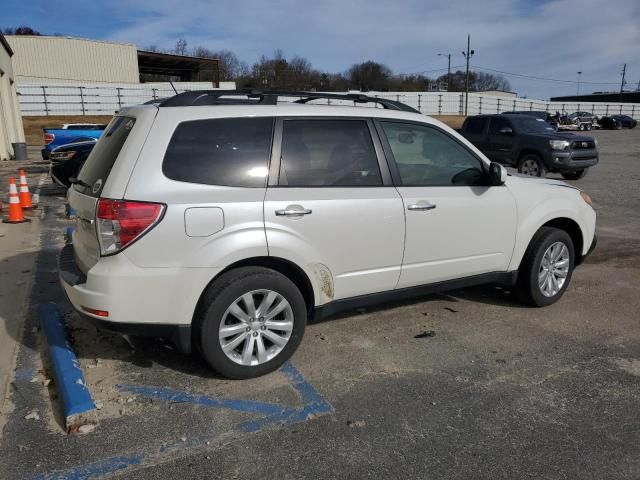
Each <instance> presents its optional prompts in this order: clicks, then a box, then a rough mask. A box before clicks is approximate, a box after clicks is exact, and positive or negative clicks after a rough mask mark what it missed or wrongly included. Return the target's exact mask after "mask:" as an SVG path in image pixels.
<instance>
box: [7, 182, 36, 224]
mask: <svg viewBox="0 0 640 480" xmlns="http://www.w3.org/2000/svg"><path fill="white" fill-rule="evenodd" d="M30 221H31V220H29V219H28V218H27V219H25V218H24V215H23V214H22V207H21V206H20V200H19V199H18V189H17V188H16V180H15V178H13V177H9V218H5V219H4V220H2V222H3V223H24V222H30Z"/></svg>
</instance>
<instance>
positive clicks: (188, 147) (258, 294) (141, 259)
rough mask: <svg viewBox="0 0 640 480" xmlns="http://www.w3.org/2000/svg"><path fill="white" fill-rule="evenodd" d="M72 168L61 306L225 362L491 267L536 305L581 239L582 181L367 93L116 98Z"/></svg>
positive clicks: (239, 372)
mask: <svg viewBox="0 0 640 480" xmlns="http://www.w3.org/2000/svg"><path fill="white" fill-rule="evenodd" d="M285 99H288V100H289V101H284V100H285ZM292 100H293V101H292ZM316 100H317V101H323V102H324V104H323V105H318V104H312V103H311V102H312V101H316ZM328 100H330V101H331V102H332V105H327V101H328ZM336 103H343V104H344V103H347V104H348V105H346V106H345V105H343V106H340V105H336ZM356 103H357V104H364V103H369V104H370V105H369V107H367V106H366V105H363V106H359V107H356V106H353V105H355V104H356ZM371 106H377V107H378V108H370V107H371ZM379 107H382V108H379ZM73 182H74V185H73V186H72V188H71V189H70V190H69V204H70V206H71V207H72V208H74V209H75V210H76V212H77V221H76V224H75V229H74V232H73V243H72V244H71V245H68V246H67V247H65V249H64V250H63V251H62V252H61V254H60V276H61V280H62V285H63V286H64V289H65V291H66V293H67V295H68V297H69V299H70V300H71V302H72V303H73V305H74V307H75V308H76V309H77V310H78V311H79V312H81V313H82V314H83V315H84V316H85V317H87V318H89V319H91V320H93V321H94V322H95V323H97V324H98V325H99V326H101V327H105V328H111V329H114V330H118V331H122V332H127V333H132V334H143V335H154V336H161V337H168V338H170V339H172V340H173V341H174V342H175V343H176V344H177V345H178V346H179V347H180V349H181V350H182V351H185V352H189V351H191V348H192V346H193V347H195V349H196V350H198V351H200V352H201V353H202V355H203V356H204V358H205V359H206V361H207V362H208V363H209V364H210V365H211V367H213V368H214V369H215V370H217V371H218V372H219V373H221V374H223V375H225V376H228V377H232V378H248V377H254V376H258V375H262V374H265V373H267V372H270V371H272V370H274V369H276V368H277V367H278V366H280V365H281V364H282V363H283V362H284V361H285V360H287V359H288V358H289V357H291V355H292V354H293V353H294V352H295V350H296V348H297V347H298V345H299V344H300V341H301V340H302V335H303V332H304V329H305V324H306V322H307V318H309V317H310V316H315V317H318V316H326V315H330V314H333V313H334V312H336V311H337V310H340V309H344V308H354V307H356V306H361V305H364V304H369V303H373V302H380V301H383V302H384V301H386V300H389V299H395V298H398V297H408V296H417V295H420V294H424V293H429V292H433V291H436V290H445V289H451V288H461V287H464V286H468V285H473V284H479V283H487V282H489V283H503V284H507V285H510V286H513V287H514V290H515V291H516V292H517V293H518V295H519V297H520V298H521V299H522V300H523V301H525V302H527V303H529V304H532V305H536V306H544V305H549V304H551V303H553V302H555V301H557V300H558V299H559V298H560V297H561V296H562V294H563V293H564V291H565V290H566V289H567V286H568V284H569V281H570V279H571V274H572V272H573V269H574V267H575V265H577V264H578V263H580V261H581V260H582V259H583V258H584V257H585V256H586V255H587V254H588V253H589V252H590V251H591V250H592V249H593V247H594V246H595V236H594V231H595V219H596V214H595V212H594V210H593V208H592V207H591V199H590V198H589V196H588V195H587V194H586V193H584V192H581V191H580V190H578V189H576V188H573V187H571V186H568V185H566V184H565V183H562V182H559V181H554V180H546V179H533V178H530V177H527V178H523V177H519V176H516V175H507V172H506V170H505V169H504V168H503V167H501V166H500V165H498V164H495V163H491V162H489V161H488V160H487V159H486V157H485V156H484V155H483V154H482V153H480V151H478V150H477V149H476V148H475V147H474V146H473V145H472V144H471V143H469V142H468V141H467V140H465V139H464V138H463V137H461V136H460V135H458V134H457V133H456V132H454V131H453V130H451V129H450V128H448V127H446V126H445V125H443V124H442V123H440V122H438V121H436V120H433V119H431V118H429V117H425V116H423V115H420V114H419V113H418V112H416V111H415V110H413V109H412V108H411V107H408V106H406V105H403V104H401V103H398V102H393V101H388V100H382V99H378V98H369V97H366V96H362V95H337V94H318V93H301V92H289V93H287V92H278V93H274V92H263V93H260V92H243V91H202V92H187V93H183V94H179V95H176V96H174V97H172V98H169V99H166V100H163V101H158V102H156V103H153V104H147V105H141V106H137V107H133V108H127V109H123V110H122V111H120V112H119V113H118V115H117V116H116V117H114V119H113V120H112V122H111V123H110V124H109V125H108V127H107V129H106V131H105V134H104V135H103V136H102V138H101V139H100V140H99V141H98V143H97V145H96V147H95V148H94V150H93V152H92V153H91V155H90V157H89V158H88V160H87V162H86V163H85V165H84V167H83V168H82V170H81V172H80V174H79V178H78V179H73Z"/></svg>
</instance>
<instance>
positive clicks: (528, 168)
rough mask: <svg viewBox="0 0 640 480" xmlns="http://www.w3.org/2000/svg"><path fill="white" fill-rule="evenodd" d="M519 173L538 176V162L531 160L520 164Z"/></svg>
mask: <svg viewBox="0 0 640 480" xmlns="http://www.w3.org/2000/svg"><path fill="white" fill-rule="evenodd" d="M521 171H522V173H523V174H525V175H530V176H532V177H538V176H540V167H539V166H538V162H536V161H535V160H532V159H528V160H525V161H524V162H522V168H521Z"/></svg>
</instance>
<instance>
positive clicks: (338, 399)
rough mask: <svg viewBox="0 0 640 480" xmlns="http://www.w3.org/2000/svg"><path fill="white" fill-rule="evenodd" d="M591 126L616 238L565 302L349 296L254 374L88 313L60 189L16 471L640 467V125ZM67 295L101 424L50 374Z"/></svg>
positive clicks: (607, 231) (24, 367) (43, 253)
mask: <svg viewBox="0 0 640 480" xmlns="http://www.w3.org/2000/svg"><path fill="white" fill-rule="evenodd" d="M591 134H593V136H594V137H596V138H597V139H598V140H599V142H600V151H601V161H600V164H599V165H598V166H597V167H595V168H593V169H592V171H590V172H589V174H588V175H587V176H586V177H585V178H584V179H581V180H579V181H576V182H571V183H574V184H576V185H578V186H580V187H581V188H583V189H584V190H586V191H587V192H588V193H589V194H590V195H591V196H592V198H593V200H594V204H595V208H596V210H597V212H598V230H597V234H598V247H597V249H596V251H595V252H594V253H593V255H592V256H591V257H589V258H588V260H587V261H586V262H585V263H584V264H583V265H582V266H580V267H579V268H578V269H577V270H576V272H575V273H574V276H573V278H572V283H571V286H570V287H569V290H568V291H567V293H566V294H565V296H564V297H563V299H562V300H560V301H559V302H558V303H557V304H555V305H552V306H550V307H547V308H543V309H535V308H528V307H525V306H523V305H521V304H519V303H517V302H516V301H514V300H513V299H512V297H511V296H510V294H509V292H507V291H505V290H503V289H500V288H497V287H477V288H471V289H465V290H460V291H455V292H448V293H446V294H441V295H432V296H427V297H421V298H417V299H413V300H412V301H406V302H398V303H391V304H387V305H383V306H381V307H379V308H376V309H366V310H357V311H353V312H348V313H347V314H343V315H341V316H338V317H334V318H332V319H329V320H325V321H322V322H317V323H314V324H312V325H309V327H308V329H307V331H306V334H305V338H304V340H303V342H302V345H301V346H300V349H299V351H298V352H297V353H296V355H295V356H294V357H293V359H292V361H291V362H289V363H288V364H287V365H286V366H285V368H284V369H283V370H281V371H279V372H275V373H273V374H271V375H268V376H266V377H263V378H260V379H255V380H248V381H228V380H225V379H221V378H219V377H217V376H216V375H215V374H213V373H212V372H210V371H209V370H208V369H207V368H206V366H205V365H204V363H203V362H202V361H201V360H200V359H198V358H197V357H196V356H184V355H181V354H179V353H177V352H176V351H175V350H174V349H173V348H172V347H171V345H170V344H167V343H166V342H163V341H160V340H155V339H137V338H128V339H123V338H122V337H120V336H117V335H112V334H107V333H103V332H98V331H96V330H95V329H94V328H93V327H91V326H88V325H86V324H85V323H83V322H82V321H81V320H80V319H79V318H77V316H76V315H75V314H74V313H73V312H72V311H71V309H70V308H69V305H68V303H67V302H66V300H65V299H64V296H63V294H62V292H61V290H60V287H59V285H58V284H57V281H56V276H57V275H56V272H55V258H56V252H57V250H58V249H59V248H60V246H61V245H62V241H63V240H62V232H63V231H64V228H65V226H66V225H67V224H68V220H67V219H65V218H64V192H63V191H61V190H60V189H57V187H53V186H50V185H49V186H45V187H43V194H42V201H43V203H44V205H45V207H44V212H45V213H44V214H43V215H42V220H39V223H38V224H37V229H38V233H39V240H38V241H39V247H38V249H37V258H35V260H34V263H33V270H32V272H33V278H32V279H31V280H30V281H31V282H32V283H31V285H32V287H31V293H30V296H29V300H28V304H27V309H26V314H25V315H24V316H23V317H21V318H20V319H18V320H19V321H24V322H25V328H24V329H23V332H24V334H23V335H21V336H18V338H17V339H16V340H17V342H18V352H17V359H16V365H15V369H14V371H13V375H12V378H11V383H10V385H11V388H9V389H8V394H9V396H8V402H9V404H10V410H11V411H10V412H9V413H7V414H6V425H5V427H4V430H3V434H2V439H1V440H0V456H1V458H3V462H1V463H0V478H3V479H5V478H6V479H14V478H102V477H104V476H114V477H117V478H125V479H136V480H138V479H149V480H157V479H158V478H198V479H200V478H201V479H213V478H224V479H234V478H238V479H254V478H255V479H263V478H282V479H289V478H291V479H294V478H296V479H297V478H309V479H311V478H318V479H327V478H402V479H406V478H420V479H424V478H438V479H469V478H473V479H499V478H505V479H514V478H518V479H525V478H532V479H533V478H535V479H541V478H544V479H598V480H600V479H609V478H610V479H637V478H640V428H639V427H638V426H639V425H640V409H638V405H639V404H640V322H639V320H640V314H639V313H638V312H639V311H640V295H639V293H640V248H639V247H640V129H636V130H633V131H627V130H623V131H603V132H599V131H598V132H591ZM30 228H34V226H32V227H30ZM5 264H6V262H3V264H2V265H5ZM2 268H4V266H3V267H2ZM0 273H2V275H3V277H2V278H4V270H2V271H0ZM3 284H4V280H3ZM3 293H4V292H3ZM2 298H3V297H0V301H2ZM48 301H53V302H56V303H57V304H58V305H59V307H60V309H61V311H62V312H63V313H64V314H65V316H66V319H67V323H68V325H69V328H70V331H71V334H72V341H73V344H74V347H75V349H76V351H77V353H78V357H79V360H80V363H81V365H82V369H83V371H84V373H85V377H86V382H87V385H88V387H89V389H90V390H91V392H92V395H93V397H94V400H95V401H96V404H98V405H100V409H99V410H98V411H97V412H96V415H97V417H98V420H99V422H98V426H97V427H96V429H95V430H93V431H92V432H90V433H87V434H85V435H80V434H72V435H67V434H66V433H65V432H64V431H63V428H62V426H61V422H60V418H59V417H60V415H59V412H60V405H59V401H58V399H57V398H56V389H55V385H53V384H52V383H51V382H48V381H47V380H50V377H51V375H50V371H49V370H48V366H47V358H46V355H43V354H42V353H43V352H44V349H43V340H42V336H41V334H40V332H39V330H38V328H37V326H38V318H37V313H36V306H37V305H38V304H39V303H42V302H48ZM3 316H6V315H4V311H3ZM425 333H426V334H425ZM34 410H35V411H36V412H37V416H38V418H37V419H36V418H34V416H33V415H31V416H30V418H29V419H27V418H25V417H27V416H29V414H30V413H32V412H33V411H34Z"/></svg>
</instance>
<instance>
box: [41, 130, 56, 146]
mask: <svg viewBox="0 0 640 480" xmlns="http://www.w3.org/2000/svg"><path fill="white" fill-rule="evenodd" d="M55 139H56V136H55V135H54V134H53V133H45V134H44V144H45V145H49V144H50V143H51V142H53V141H54V140H55Z"/></svg>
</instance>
